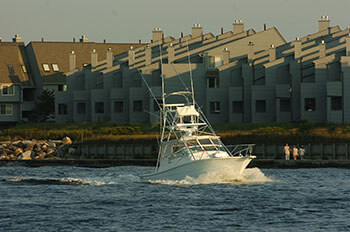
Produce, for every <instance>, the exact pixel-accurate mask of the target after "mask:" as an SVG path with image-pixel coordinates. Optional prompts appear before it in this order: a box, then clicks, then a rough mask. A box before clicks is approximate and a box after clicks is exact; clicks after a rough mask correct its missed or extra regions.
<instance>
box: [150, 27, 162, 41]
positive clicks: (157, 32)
mask: <svg viewBox="0 0 350 232" xmlns="http://www.w3.org/2000/svg"><path fill="white" fill-rule="evenodd" d="M163 37H164V34H163V31H162V29H161V28H159V27H156V28H154V30H153V32H152V41H153V42H157V41H159V40H162V39H163Z"/></svg>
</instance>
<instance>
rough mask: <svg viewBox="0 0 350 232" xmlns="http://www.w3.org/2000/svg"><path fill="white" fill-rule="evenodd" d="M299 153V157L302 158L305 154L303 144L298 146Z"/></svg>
mask: <svg viewBox="0 0 350 232" xmlns="http://www.w3.org/2000/svg"><path fill="white" fill-rule="evenodd" d="M299 155H300V159H301V160H303V159H304V156H305V148H304V145H301V147H300V148H299Z"/></svg>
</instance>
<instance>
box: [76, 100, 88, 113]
mask: <svg viewBox="0 0 350 232" xmlns="http://www.w3.org/2000/svg"><path fill="white" fill-rule="evenodd" d="M85 112H86V104H85V102H78V103H77V113H78V114H85Z"/></svg>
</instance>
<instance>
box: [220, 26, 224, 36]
mask: <svg viewBox="0 0 350 232" xmlns="http://www.w3.org/2000/svg"><path fill="white" fill-rule="evenodd" d="M222 34H224V28H223V27H222V28H221V35H222Z"/></svg>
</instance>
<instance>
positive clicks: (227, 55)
mask: <svg viewBox="0 0 350 232" xmlns="http://www.w3.org/2000/svg"><path fill="white" fill-rule="evenodd" d="M228 63H230V51H229V50H228V49H227V48H224V51H223V64H228Z"/></svg>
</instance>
